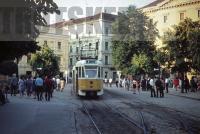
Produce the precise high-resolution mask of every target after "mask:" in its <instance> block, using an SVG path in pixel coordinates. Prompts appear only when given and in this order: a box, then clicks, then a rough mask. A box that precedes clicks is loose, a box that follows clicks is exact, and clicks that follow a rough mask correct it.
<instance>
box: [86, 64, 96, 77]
mask: <svg viewBox="0 0 200 134" xmlns="http://www.w3.org/2000/svg"><path fill="white" fill-rule="evenodd" d="M85 76H86V78H95V77H96V76H97V67H96V66H85Z"/></svg>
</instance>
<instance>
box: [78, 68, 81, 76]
mask: <svg viewBox="0 0 200 134" xmlns="http://www.w3.org/2000/svg"><path fill="white" fill-rule="evenodd" d="M78 77H79V78H80V77H81V67H79V68H78Z"/></svg>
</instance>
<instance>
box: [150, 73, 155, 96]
mask: <svg viewBox="0 0 200 134" xmlns="http://www.w3.org/2000/svg"><path fill="white" fill-rule="evenodd" d="M149 85H150V91H151V97H156V92H155V88H154V87H155V82H154V79H153V77H152V78H151V79H150V81H149Z"/></svg>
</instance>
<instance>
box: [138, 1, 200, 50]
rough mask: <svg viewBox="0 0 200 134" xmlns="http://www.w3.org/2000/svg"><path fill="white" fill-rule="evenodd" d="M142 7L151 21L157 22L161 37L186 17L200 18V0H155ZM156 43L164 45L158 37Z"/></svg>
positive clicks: (195, 19)
mask: <svg viewBox="0 0 200 134" xmlns="http://www.w3.org/2000/svg"><path fill="white" fill-rule="evenodd" d="M141 9H142V11H143V12H144V13H145V14H146V15H147V16H148V17H149V18H150V21H152V22H154V23H157V29H158V30H159V35H160V36H161V37H164V34H165V32H166V31H167V30H168V29H170V28H172V26H173V25H178V24H179V23H180V22H181V21H183V20H184V19H186V18H191V19H192V20H194V21H197V20H200V0H155V1H154V2H152V3H150V4H148V5H146V6H144V7H143V8H141ZM156 45H157V46H158V47H162V46H163V44H162V40H161V39H158V40H157V41H156Z"/></svg>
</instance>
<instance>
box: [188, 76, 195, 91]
mask: <svg viewBox="0 0 200 134" xmlns="http://www.w3.org/2000/svg"><path fill="white" fill-rule="evenodd" d="M190 87H191V92H195V91H196V90H197V83H196V82H195V77H194V76H192V79H191V80H190Z"/></svg>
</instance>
